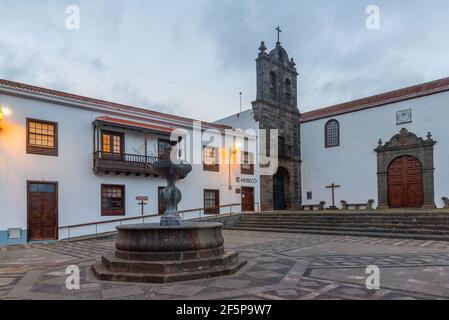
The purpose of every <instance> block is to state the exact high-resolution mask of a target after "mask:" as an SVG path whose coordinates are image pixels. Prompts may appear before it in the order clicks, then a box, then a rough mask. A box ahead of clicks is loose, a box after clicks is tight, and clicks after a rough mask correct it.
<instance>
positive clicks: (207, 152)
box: [203, 146, 220, 171]
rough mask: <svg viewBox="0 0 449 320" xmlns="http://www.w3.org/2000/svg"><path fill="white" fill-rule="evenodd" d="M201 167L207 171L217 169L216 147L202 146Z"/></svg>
mask: <svg viewBox="0 0 449 320" xmlns="http://www.w3.org/2000/svg"><path fill="white" fill-rule="evenodd" d="M203 169H204V170H207V171H219V169H220V168H219V163H218V148H214V147H208V146H204V147H203Z"/></svg>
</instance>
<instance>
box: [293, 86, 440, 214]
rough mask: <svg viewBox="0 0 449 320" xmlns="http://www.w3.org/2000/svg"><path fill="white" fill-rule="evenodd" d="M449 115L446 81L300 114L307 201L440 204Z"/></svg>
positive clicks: (380, 205) (415, 205) (407, 205)
mask: <svg viewBox="0 0 449 320" xmlns="http://www.w3.org/2000/svg"><path fill="white" fill-rule="evenodd" d="M448 118H449V78H445V79H441V80H436V81H432V82H428V83H424V84H420V85H416V86H412V87H408V88H404V89H400V90H395V91H392V92H387V93H383V94H379V95H376V96H372V97H368V98H364V99H360V100H356V101H351V102H347V103H343V104H339V105H335V106H331V107H327V108H323V109H318V110H314V111H311V112H306V113H303V114H302V115H301V125H300V127H301V156H302V157H301V159H302V168H301V172H302V188H301V189H302V203H303V204H304V205H308V204H316V203H318V202H320V201H326V204H327V206H328V205H331V204H332V192H331V189H329V188H326V186H329V185H331V184H332V183H334V184H335V185H339V186H340V187H339V188H336V189H335V205H336V206H340V201H341V200H345V201H347V202H348V203H366V202H367V201H368V200H369V199H373V200H374V201H375V204H374V205H375V206H378V207H381V208H386V207H393V208H404V207H427V208H435V207H440V208H441V207H442V206H443V203H442V201H441V198H442V197H449V183H448V181H449V167H448V165H447V164H448V163H449V139H447V136H448V133H449V126H448ZM379 139H380V140H379Z"/></svg>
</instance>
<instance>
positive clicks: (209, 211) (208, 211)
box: [203, 189, 220, 214]
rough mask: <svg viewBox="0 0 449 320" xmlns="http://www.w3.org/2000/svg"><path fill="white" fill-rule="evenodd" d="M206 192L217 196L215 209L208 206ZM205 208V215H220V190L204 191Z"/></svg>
mask: <svg viewBox="0 0 449 320" xmlns="http://www.w3.org/2000/svg"><path fill="white" fill-rule="evenodd" d="M206 192H213V193H214V194H215V206H214V207H209V206H206ZM203 207H204V214H220V190H218V189H203ZM208 208H209V209H208Z"/></svg>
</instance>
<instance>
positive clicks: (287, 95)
mask: <svg viewBox="0 0 449 320" xmlns="http://www.w3.org/2000/svg"><path fill="white" fill-rule="evenodd" d="M291 97H292V82H291V81H290V79H285V99H286V100H287V101H288V102H289V101H290V99H291Z"/></svg>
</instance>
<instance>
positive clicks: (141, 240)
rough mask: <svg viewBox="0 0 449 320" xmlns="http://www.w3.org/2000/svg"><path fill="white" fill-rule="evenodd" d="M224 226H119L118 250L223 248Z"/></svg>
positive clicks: (201, 224) (196, 224)
mask: <svg viewBox="0 0 449 320" xmlns="http://www.w3.org/2000/svg"><path fill="white" fill-rule="evenodd" d="M222 227H223V225H222V224H221V223H208V222H204V223H183V224H182V225H180V226H160V225H159V224H135V225H121V226H117V227H116V229H117V230H118V239H117V241H116V242H115V247H116V248H117V249H118V250H120V251H131V252H153V253H157V252H170V251H194V250H201V249H212V248H218V247H221V246H223V242H224V239H223V235H222V233H221V229H222Z"/></svg>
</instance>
